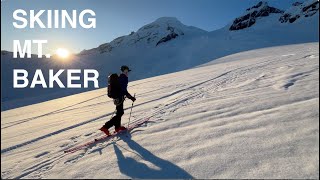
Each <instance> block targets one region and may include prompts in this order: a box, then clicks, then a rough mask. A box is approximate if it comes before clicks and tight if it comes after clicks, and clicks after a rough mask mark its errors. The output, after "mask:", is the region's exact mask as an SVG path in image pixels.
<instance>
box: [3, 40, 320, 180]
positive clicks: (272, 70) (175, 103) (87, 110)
mask: <svg viewBox="0 0 320 180" xmlns="http://www.w3.org/2000/svg"><path fill="white" fill-rule="evenodd" d="M318 48H319V43H318V42H316V43H305V44H297V45H287V46H278V47H272V48H263V49H257V50H251V51H246V52H241V53H237V54H233V55H228V56H225V57H223V58H220V59H217V60H214V61H212V62H210V63H207V64H204V65H202V66H201V67H196V68H193V69H189V70H185V71H180V72H175V73H171V74H166V75H161V76H156V77H152V78H147V79H142V80H138V81H133V82H130V83H129V91H130V92H132V93H137V101H136V102H135V105H134V108H133V111H132V117H131V122H134V121H137V120H139V119H142V118H145V117H151V119H150V121H149V122H148V123H146V124H144V125H143V126H141V127H139V128H137V129H135V130H133V132H132V133H131V135H130V136H131V137H130V136H129V137H126V136H125V135H122V136H120V137H118V138H114V140H113V141H107V142H101V143H98V144H96V145H95V146H90V147H88V148H86V149H84V150H81V151H78V152H75V153H73V154H65V153H64V152H63V151H64V150H66V149H67V148H70V147H73V146H75V145H78V144H81V143H84V142H87V141H90V140H92V139H93V138H94V137H99V136H101V135H102V134H101V132H98V128H100V126H101V125H103V124H104V123H105V122H106V121H107V120H108V119H109V118H110V116H111V114H112V112H113V110H114V106H113V103H112V101H111V100H110V99H109V98H108V97H107V96H106V89H105V88H103V89H98V90H94V91H89V92H84V93H81V94H75V95H72V96H67V97H64V98H59V99H55V100H51V101H46V102H43V103H39V104H34V105H30V106H25V107H21V108H16V109H12V110H8V111H3V112H1V116H2V117H1V177H2V178H285V179H288V178H289V179H290V178H303V179H306V178H313V179H318V178H319V119H318V118H319V50H318ZM130 105H131V102H130V101H126V102H125V108H126V110H125V115H124V117H123V121H122V123H123V124H126V123H127V121H128V115H129V108H130Z"/></svg>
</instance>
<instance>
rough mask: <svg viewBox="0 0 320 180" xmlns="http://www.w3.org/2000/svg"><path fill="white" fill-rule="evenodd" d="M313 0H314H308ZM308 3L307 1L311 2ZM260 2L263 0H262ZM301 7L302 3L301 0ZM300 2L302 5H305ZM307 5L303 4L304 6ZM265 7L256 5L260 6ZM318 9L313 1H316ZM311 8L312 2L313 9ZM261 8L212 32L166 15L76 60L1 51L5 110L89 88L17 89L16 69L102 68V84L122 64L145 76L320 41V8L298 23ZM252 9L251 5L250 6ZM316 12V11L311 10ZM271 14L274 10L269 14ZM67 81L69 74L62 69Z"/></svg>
mask: <svg viewBox="0 0 320 180" xmlns="http://www.w3.org/2000/svg"><path fill="white" fill-rule="evenodd" d="M309 2H313V1H308V3H309ZM308 3H304V4H303V5H308V6H306V7H309V4H310V3H309V4H308ZM258 5H259V4H258ZM295 7H296V6H295ZM299 7H300V6H299ZM301 7H302V6H301ZM257 9H258V10H259V12H258V11H256V10H257ZM311 9H312V6H311ZM309 10H310V8H308V12H309ZM248 11H249V12H250V13H251V12H252V13H254V12H257V13H256V15H259V17H256V18H255V24H254V25H252V26H250V27H249V28H244V29H241V30H235V31H230V30H229V28H230V27H231V26H232V22H231V23H229V24H227V25H226V26H225V27H224V28H221V29H218V30H215V31H211V32H207V31H204V30H201V29H199V28H196V27H192V26H187V25H184V24H182V23H181V22H180V21H179V20H178V19H176V18H172V17H163V18H159V19H157V20H155V21H154V22H152V23H150V24H147V25H145V26H143V27H141V28H140V29H138V31H137V32H132V33H131V34H129V35H126V36H122V37H119V38H116V39H115V40H113V41H111V42H109V43H105V44H102V45H100V46H99V47H97V48H93V49H90V50H84V51H82V52H81V53H80V54H77V55H75V56H74V57H73V59H72V60H71V61H68V62H61V61H59V60H56V59H54V57H53V58H52V59H38V58H35V57H34V58H31V59H12V53H10V52H5V51H3V52H2V53H1V65H2V67H3V68H2V69H1V70H2V72H1V75H2V79H1V83H2V86H3V87H6V89H5V90H3V93H2V97H1V110H2V111H4V110H8V109H14V108H17V107H22V106H26V105H31V104H35V103H39V102H44V101H47V100H51V99H55V98H60V97H64V96H67V95H71V94H76V93H79V92H83V91H89V90H93V87H92V85H90V87H91V88H88V89H85V88H82V89H61V88H57V87H56V88H53V89H49V88H47V89H45V88H42V87H41V86H36V88H34V89H30V88H24V89H14V88H13V77H12V72H13V69H27V70H28V72H29V76H30V81H31V79H32V77H33V75H34V72H35V70H36V69H41V70H42V71H43V73H44V75H45V78H46V79H48V70H49V69H53V70H54V72H57V71H58V70H59V69H96V70H98V71H99V74H100V76H99V85H100V87H106V83H107V82H106V81H107V78H106V77H107V76H108V75H109V74H110V73H118V72H119V67H120V66H121V65H124V64H125V65H128V66H129V67H130V68H131V69H133V71H132V73H131V77H130V79H131V80H139V79H144V78H149V77H154V76H158V75H163V74H167V73H173V72H177V71H182V70H186V69H189V68H193V67H195V66H198V65H201V64H204V63H207V62H209V61H211V60H213V59H217V58H221V57H224V56H227V55H231V54H234V53H238V52H242V51H248V50H253V49H257V48H265V47H273V46H279V45H290V44H299V43H310V42H319V35H318V34H319V11H318V10H317V11H312V12H315V14H313V15H312V16H309V17H303V18H299V20H296V21H295V22H294V23H281V22H280V21H279V18H280V17H281V16H282V15H283V14H281V13H269V12H278V11H279V10H277V9H273V8H271V7H269V6H268V5H267V4H266V3H261V4H260V6H259V7H257V8H252V9H250V10H248ZM246 12H247V11H246ZM310 12H311V11H310ZM266 14H268V16H265V15H266ZM61 81H62V82H63V83H64V84H66V83H65V82H66V75H61Z"/></svg>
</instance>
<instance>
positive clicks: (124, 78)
mask: <svg viewBox="0 0 320 180" xmlns="http://www.w3.org/2000/svg"><path fill="white" fill-rule="evenodd" d="M120 70H121V72H122V73H121V74H120V76H119V78H118V82H119V85H120V89H119V91H120V93H119V94H120V96H119V98H117V99H114V104H115V105H116V115H115V116H114V117H113V118H112V119H111V120H110V121H108V122H106V123H105V125H104V126H102V127H101V128H100V130H101V131H102V132H104V133H105V134H106V135H110V132H109V128H111V127H112V126H114V127H115V131H116V132H119V131H122V130H126V128H125V127H124V126H121V117H122V115H123V114H124V110H123V102H124V100H125V97H127V98H129V99H131V100H132V101H133V102H134V101H135V100H136V98H135V97H133V96H131V94H130V93H129V92H128V90H127V87H128V74H129V72H130V71H131V70H130V69H129V67H128V66H121V68H120Z"/></svg>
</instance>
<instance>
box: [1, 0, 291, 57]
mask: <svg viewBox="0 0 320 180" xmlns="http://www.w3.org/2000/svg"><path fill="white" fill-rule="evenodd" d="M258 2H259V1H258V0H227V1H226V0H161V1H159V0H54V1H49V0H2V1H1V50H9V51H12V46H13V40H14V39H18V40H21V41H22V40H25V39H31V40H33V39H46V40H48V44H47V45H46V47H45V48H44V51H45V53H53V52H54V51H55V50H56V49H57V48H59V47H63V48H67V49H69V50H70V51H71V52H73V53H77V52H79V51H81V50H83V49H90V48H94V47H97V46H98V45H100V44H102V43H105V42H109V41H111V40H113V39H115V38H116V37H119V36H122V35H126V34H129V33H130V32H131V31H137V30H138V29H139V28H140V27H142V26H143V25H145V24H148V23H151V22H153V21H154V20H156V19H157V18H159V17H164V16H167V17H176V18H178V19H179V20H180V21H181V22H182V23H184V24H186V25H192V26H196V27H198V28H201V29H204V30H207V31H212V30H215V29H219V28H221V27H223V26H225V25H226V24H227V23H229V22H231V21H232V20H233V19H234V18H236V17H238V16H239V15H241V14H242V13H243V12H244V11H245V9H247V8H249V7H251V6H253V5H255V4H257V3H258ZM268 2H269V4H270V5H271V6H275V7H278V8H280V9H286V8H288V7H289V6H290V5H291V4H292V3H293V2H295V1H294V0H269V1H268ZM16 9H24V10H26V11H27V12H28V13H29V10H35V11H38V10H41V9H43V10H55V9H58V10H62V9H65V10H69V11H70V14H71V10H77V11H78V12H79V13H80V11H82V10H84V9H92V10H93V11H94V12H95V13H96V21H97V27H96V28H95V29H84V28H81V27H78V28H77V29H72V28H66V29H54V28H52V29H41V28H34V29H29V28H26V29H15V28H14V27H13V25H12V22H13V21H14V19H13V17H12V13H13V12H14V10H16ZM43 22H46V20H45V15H43Z"/></svg>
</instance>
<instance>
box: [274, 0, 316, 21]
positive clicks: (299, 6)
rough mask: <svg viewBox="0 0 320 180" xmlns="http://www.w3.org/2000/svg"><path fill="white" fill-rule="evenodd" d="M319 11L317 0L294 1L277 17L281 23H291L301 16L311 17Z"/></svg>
mask: <svg viewBox="0 0 320 180" xmlns="http://www.w3.org/2000/svg"><path fill="white" fill-rule="evenodd" d="M317 12H319V1H317V0H312V1H306V2H304V3H301V2H295V3H293V4H292V7H291V8H289V9H288V10H287V11H286V12H284V13H283V15H282V16H281V17H280V18H279V21H280V22H281V23H293V22H295V21H296V20H297V19H300V18H301V17H305V18H308V17H311V16H313V15H315V14H316V13H317Z"/></svg>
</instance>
